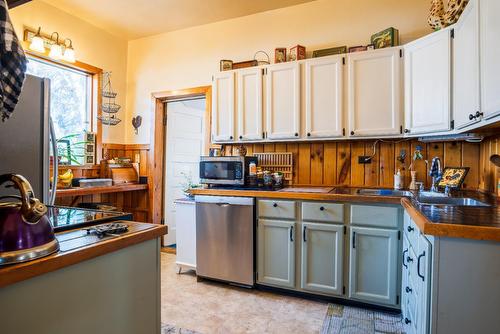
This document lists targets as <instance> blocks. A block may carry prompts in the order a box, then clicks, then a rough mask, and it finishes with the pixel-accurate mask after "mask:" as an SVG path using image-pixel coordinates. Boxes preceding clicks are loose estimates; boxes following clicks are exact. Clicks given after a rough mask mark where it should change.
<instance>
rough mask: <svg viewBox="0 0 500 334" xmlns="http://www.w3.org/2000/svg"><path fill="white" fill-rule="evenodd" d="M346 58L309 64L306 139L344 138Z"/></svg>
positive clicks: (312, 61) (310, 61)
mask: <svg viewBox="0 0 500 334" xmlns="http://www.w3.org/2000/svg"><path fill="white" fill-rule="evenodd" d="M343 59H345V58H344V57H343V56H332V57H323V58H316V59H309V60H307V61H306V62H305V70H306V78H305V86H306V136H307V137H308V138H335V137H341V136H342V135H343V133H342V132H343V131H342V129H343V125H344V123H343V118H342V103H343V98H342V94H343V93H342V92H343V90H342V85H343V81H344V80H343V65H342V61H343Z"/></svg>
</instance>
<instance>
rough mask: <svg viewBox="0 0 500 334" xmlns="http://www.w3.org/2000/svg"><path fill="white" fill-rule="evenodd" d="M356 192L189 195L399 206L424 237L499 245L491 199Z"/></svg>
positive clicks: (499, 210) (499, 218)
mask: <svg viewBox="0 0 500 334" xmlns="http://www.w3.org/2000/svg"><path fill="white" fill-rule="evenodd" d="M304 189H305V188H304ZM359 189H360V188H347V187H338V188H333V187H332V188H330V190H329V191H326V190H327V189H325V191H323V192H316V191H315V192H307V191H304V192H303V191H286V189H284V190H280V191H267V190H239V189H193V190H191V191H190V192H191V193H192V194H193V195H213V196H241V197H260V198H281V199H294V200H322V201H339V202H363V203H380V204H401V205H402V206H403V207H404V209H405V210H406V211H407V212H408V214H409V215H410V217H411V218H412V219H413V220H414V221H415V223H416V224H417V225H418V226H419V228H420V230H421V231H423V233H424V234H428V235H435V236H441V237H454V238H467V239H477V240H491V241H499V242H500V207H499V206H498V204H497V203H496V201H495V198H493V197H491V196H487V195H484V194H481V193H479V192H475V191H467V192H459V193H457V194H455V195H456V196H467V197H473V198H477V199H479V200H481V201H483V202H487V203H489V204H491V206H490V207H463V206H451V205H427V204H420V203H418V202H416V201H415V200H414V199H412V198H411V197H401V196H380V195H365V194H363V195H361V194H359V193H358V191H359Z"/></svg>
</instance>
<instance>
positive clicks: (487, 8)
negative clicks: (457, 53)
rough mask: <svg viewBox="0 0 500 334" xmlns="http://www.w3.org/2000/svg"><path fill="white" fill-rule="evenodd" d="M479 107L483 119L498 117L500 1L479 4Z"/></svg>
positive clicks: (488, 0) (499, 91)
mask: <svg viewBox="0 0 500 334" xmlns="http://www.w3.org/2000/svg"><path fill="white" fill-rule="evenodd" d="M479 5H480V8H479V22H480V29H479V31H480V43H481V52H480V54H481V93H482V94H481V105H482V109H483V112H484V117H485V118H491V117H494V116H497V115H500V61H498V60H499V59H500V38H499V36H500V19H499V17H498V13H500V1H498V0H481V1H480V2H479Z"/></svg>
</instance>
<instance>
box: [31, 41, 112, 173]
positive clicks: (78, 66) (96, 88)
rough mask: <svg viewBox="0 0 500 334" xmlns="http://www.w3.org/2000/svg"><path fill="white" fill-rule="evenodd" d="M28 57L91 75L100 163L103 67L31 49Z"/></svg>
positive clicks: (92, 111) (92, 115) (93, 121)
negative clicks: (69, 61)
mask: <svg viewBox="0 0 500 334" xmlns="http://www.w3.org/2000/svg"><path fill="white" fill-rule="evenodd" d="M25 53H26V55H27V57H28V59H29V58H32V59H35V60H38V61H43V62H46V63H49V64H53V65H57V66H59V67H63V68H64V67H66V68H68V69H72V70H76V71H80V72H83V73H85V74H87V75H89V76H90V80H89V83H90V129H91V131H92V132H95V134H96V143H95V164H94V165H93V166H97V165H99V164H100V161H101V159H102V123H101V122H100V121H99V119H98V116H101V115H102V109H101V106H102V87H101V85H102V74H103V70H102V69H101V68H98V67H95V66H92V65H89V64H86V63H83V62H80V61H76V62H75V63H68V62H65V61H63V60H54V59H52V58H50V57H48V55H43V54H40V53H37V52H33V51H30V50H26V51H25ZM85 166H86V164H84V165H68V167H85Z"/></svg>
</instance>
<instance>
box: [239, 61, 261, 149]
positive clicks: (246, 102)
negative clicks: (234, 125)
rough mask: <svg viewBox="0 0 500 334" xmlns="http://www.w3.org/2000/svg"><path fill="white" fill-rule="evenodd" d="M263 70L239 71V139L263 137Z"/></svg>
mask: <svg viewBox="0 0 500 334" xmlns="http://www.w3.org/2000/svg"><path fill="white" fill-rule="evenodd" d="M262 71H263V69H261V68H250V69H244V70H240V71H238V99H237V100H238V140H240V141H246V140H259V139H262V137H263V135H262Z"/></svg>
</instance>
